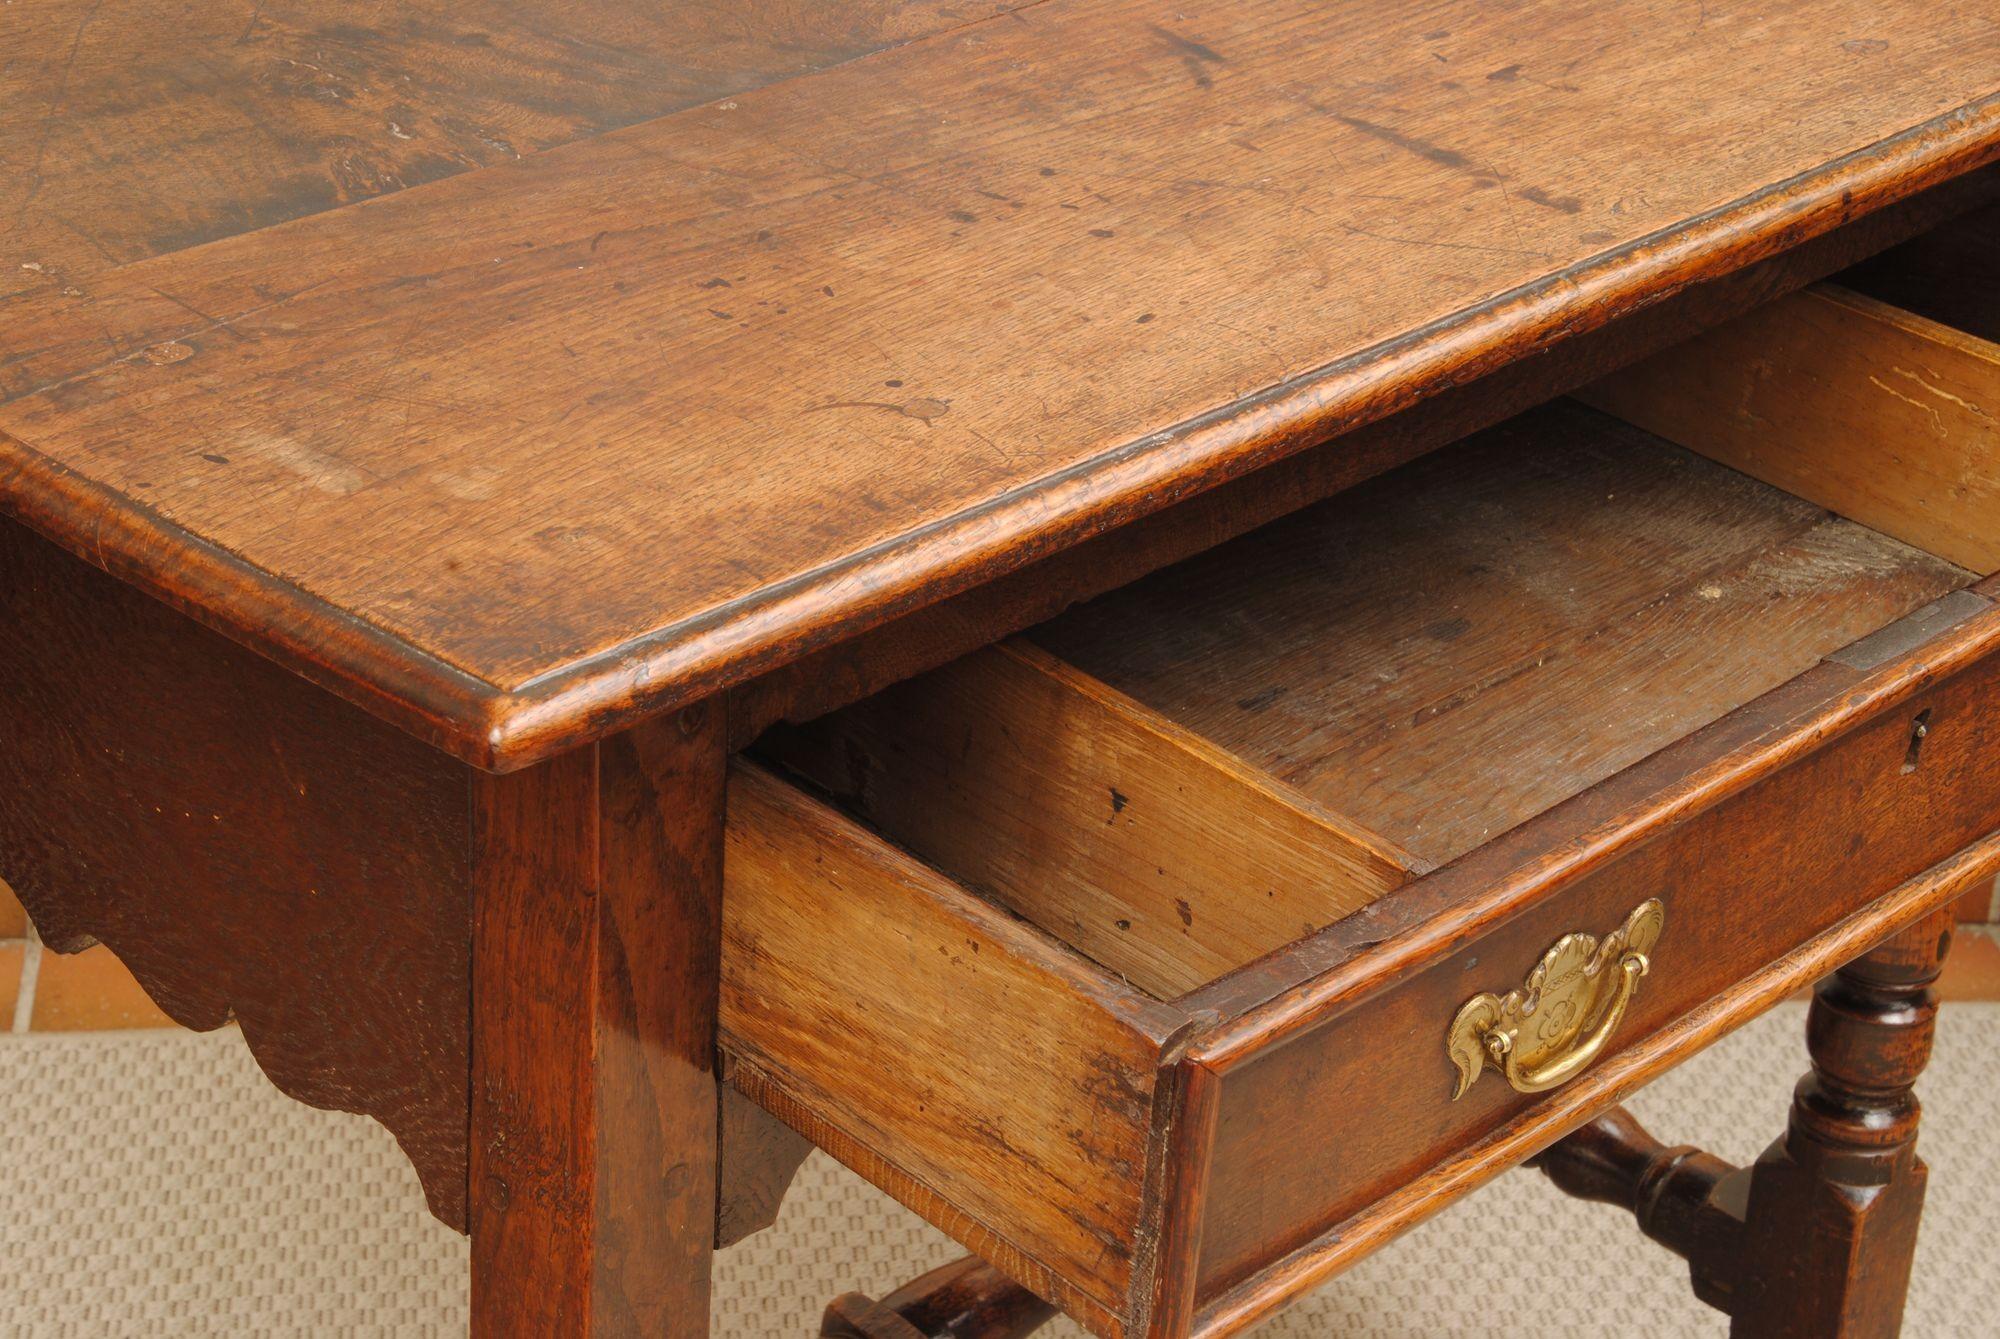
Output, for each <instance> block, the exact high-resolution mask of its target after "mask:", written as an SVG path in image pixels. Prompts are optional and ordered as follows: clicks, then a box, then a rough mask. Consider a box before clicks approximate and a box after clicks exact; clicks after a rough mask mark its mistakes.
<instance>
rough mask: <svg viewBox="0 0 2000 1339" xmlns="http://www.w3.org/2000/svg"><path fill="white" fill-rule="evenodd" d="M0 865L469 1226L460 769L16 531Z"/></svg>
mask: <svg viewBox="0 0 2000 1339" xmlns="http://www.w3.org/2000/svg"><path fill="white" fill-rule="evenodd" d="M0 629H4V636H0V877H4V878H5V879H6V880H7V881H8V883H10V884H11V885H12V886H13V888H14V890H15V892H16V893H18V894H19V896H20V898H21V901H22V902H23V903H25V904H26V906H27V908H28V910H29V911H30V912H31V913H32V915H33V916H34V922H35V926H36V928H37V930H38V931H39V932H40V934H41V937H42V939H43V941H44V943H45V944H46V945H47V946H48V947H49V948H51V949H53V950H55V951H57V952H72V951H76V950H81V949H85V948H88V947H89V946H90V945H91V944H93V943H97V942H102V943H104V944H106V945H108V946H109V947H110V948H111V950H112V951H113V952H115V953H116V954H117V955H118V957H119V958H120V959H121V960H123V962H124V963H125V965H126V966H127V967H129V968H130V969H131V971H132V973H133V975H134V976H136V977H137V978H138V980H139V982H140V983H141V984H142V985H143V986H144V987H145V988H146V990H147V993H148V994H150V995H151V996H152V998H153V999H154V1001H156V1002H157V1003H158V1004H159V1005H160V1007H161V1008H162V1009H164V1010H165V1011H166V1012H167V1013H168V1014H169V1015H170V1016H172V1017H173V1018H174V1020H175V1021H177V1022H179V1023H181V1024H183V1025H184V1026H187V1027H191V1028H197V1029H202V1030H207V1029H210V1028H216V1027H220V1026H222V1025H223V1024H225V1023H228V1022H231V1021H234V1022H236V1023H238V1024H240V1025H241V1027H242V1030H243V1038H244V1040H245V1041H246V1042H247V1043H248V1044H249V1047H250V1051H251V1053H252V1054H253V1055H255V1056H256V1057H257V1061H258V1063H259V1064H260V1065H262V1066H263V1068H264V1071H265V1073H267V1074H269V1075H270V1077H271V1079H272V1081H273V1082H274V1083H276V1084H277V1085H278V1087H280V1088H281V1089H283V1090H284V1091H285V1092H286V1093H288V1094H290V1095H291V1096H293V1097H295V1098H298V1099H299V1100H301V1101H304V1102H308V1103H310V1104H312V1105H314V1106H318V1107H325V1108H328V1109H331V1110H337V1111H354V1112H360V1113H362V1114H365V1115H369V1116H373V1117H374V1118H375V1119H377V1120H379V1121H381V1122H382V1123H383V1124H384V1125H386V1126H387V1127H388V1128H389V1130H390V1132H391V1133H393V1134H394V1135H395V1136H396V1139H397V1142H398V1143H400V1144H401V1145H402V1148H403V1151H404V1152H405V1153H406V1154H407V1155H408V1156H409V1158H410V1160H411V1162H412V1163H413V1164H415V1166H416V1169H417V1175H418V1179H419V1180H420V1181H421V1183H422V1185H423V1188H424V1194H425V1196H426V1198H427V1199H428V1201H429V1203H430V1207H431V1211H432V1212H433V1213H435V1214H436V1215H437V1216H438V1217H439V1218H441V1219H443V1220H444V1221H445V1222H447V1223H450V1224H452V1225H453V1226H455V1227H460V1228H463V1227H464V1225H465V1221H466V1195H465V1160H466V1142H465V1076H466V1067H467V1064H468V1060H467V1036H466V1012H467V991H468V989H469V981H470V962H469V957H468V949H467V941H468V936H469V933H470V929H469V924H468V920H467V912H466V899H465V885H466V855H465V852H466V840H467V834H466V812H467V805H466V794H467V787H468V784H469V782H468V778H467V776H466V771H465V769H464V768H463V767H462V766H461V765H460V764H458V763H455V762H453V761H452V760H451V759H449V758H446V757H445V756H444V755H442V754H439V753H435V752H432V751H431V750H430V749H427V748H425V747H423V746H422V745H420V744H418V743H417V742H416V741H415V740H413V739H410V738H409V737H408V736H406V735H404V734H402V733H401V732H399V731H396V730H393V729H391V728H389V727H388V726H386V725H383V724H382V723H381V722H379V721H376V720H373V719H371V718H370V717H369V716H367V715H365V714H364V713H362V712H361V711H359V710H357V709H355V708H353V707H350V706H348V705H346V704H345V703H342V702H339V701H337V700H335V699H333V698H332V697H331V696H330V695H328V694H326V693H324V692H322V691H320V690H319V689H317V688H314V687H313V686H312V685H310V684H308V683H305V682H304V681H303V680H300V679H298V678H296V677H294V676H293V675H291V674H288V673H286V672H285V671H284V670H282V669H280V668H278V667H277V666H276V665H273V664H271V663H270V662H268V661H266V660H264V659H262V658H260V657H258V656H256V655H253V654H251V653H250V652H249V651H246V650H244V649H243V648H242V647H239V646H237V645H235V644H234V643H232V642H230V641H228V640H226V639H224V638H222V637H220V636H218V635H216V634H215V633H212V632H209V631H208V630H207V629H205V628H201V627H198V626H196V625H195V624H194V623H192V622H190V621H189V620H187V619H185V618H183V617H181V616H180V615H179V614H176V613H174V612H173V611H172V610H170V609H168V608H166V607H165V606H164V605H161V604H159V603H158V602H156V601H154V600H151V599H149V598H147V597H146V596H144V595H142V594H140V593H139V592H138V591H136V590H133V589H132V588H131V587H129V586H126V585H124V584H123V583H121V582H118V581H114V580H113V579H112V578H110V577H108V576H105V575H104V574H103V573H101V572H98V571H96V570H95V569H93V568H91V567H90V566H89V565H88V564H86V563H83V562H81V561H79V560H78V559H76V558H73V557H71V556H70V555H69V554H67V553H64V552H62V551H61V550H60V549H58V548H56V547H55V546H54V545H53V544H50V543H49V542H47V541H46V540H43V539H41V538H38V537H37V536H35V535H33V534H31V533H29V532H28V531H27V530H26V529H25V528H24V527H22V526H20V525H18V524H16V523H14V522H12V521H7V520H4V519H0Z"/></svg>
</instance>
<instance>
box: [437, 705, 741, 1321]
mask: <svg viewBox="0 0 2000 1339" xmlns="http://www.w3.org/2000/svg"><path fill="white" fill-rule="evenodd" d="M725 736H726V726H725V724H724V723H723V720H722V716H721V713H720V711H717V710H714V709H712V708H704V707H700V706H697V707H693V708H688V709H685V710H683V711H682V712H680V713H678V714H677V715H675V716H670V717H665V718H662V719H660V720H658V721H656V722H654V723H652V724H650V725H647V726H644V727H641V728H639V729H637V730H633V731H630V732H627V733H626V734H624V735H620V736H617V737H615V738H613V739H611V740H608V741H606V742H605V743H603V744H601V745H594V746H591V747H589V748H586V749H582V750H579V751H577V752H576V753H574V754H571V755H569V756H566V757H563V758H560V759H557V760H555V761H553V762H551V763H548V764H546V765H544V766H542V767H538V768H534V769H530V770H528V771H525V772H521V773H518V774H516V775H514V776H510V777H482V778H480V779H479V780H478V782H477V783H476V785H475V788H474V793H473V993H472V1005H473V1012H472V1019H473V1067H472V1113H471V1115H472V1156H471V1182H472V1186H473V1188H474V1196H473V1211H472V1271H473V1285H472V1323H473V1329H474V1332H475V1333H477V1334H480V1335H523V1336H525V1335H554V1334H561V1335H593V1336H594V1335H633V1336H637V1335H668V1334H690V1333H706V1330H707V1321H708V1304H709V1259H710V1253H711V1251H712V1249H713V1243H714V1238H715V1230H716V1205H717V1190H716V1186H717V1102H718V1098H717V1093H716V1087H715V1064H716V1048H715V1045H716V1044H715V1025H716V1022H715V1020H716V992H717V981H718V979H719V972H720V953H721V937H722V926H721V920H722V917H721V909H720V896H721V889H722V822H723V779H724V763H725V758H726V754H725V751H724V748H723V745H722V741H723V739H724V737H725Z"/></svg>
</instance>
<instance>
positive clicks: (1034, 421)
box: [0, 0, 2000, 768]
mask: <svg viewBox="0 0 2000 1339" xmlns="http://www.w3.org/2000/svg"><path fill="white" fill-rule="evenodd" d="M1978 9H1979V7H1977V6H1971V5H1965V6H1940V5H1937V4H1935V3H1932V0H1755V3H1739V2H1737V0H1676V2H1675V3H1665V2H1663V0H1661V2H1650V3H1649V2H1641V0H1634V2H1633V3H1623V4H1606V3H1602V0H1573V2H1571V3H1558V2H1554V0H1551V2H1549V3H1539V4H1524V5H1501V4H1489V3H1473V2H1472V0H1451V2H1448V3H1429V4H1410V3H1405V2H1404V0H1395V2H1393V3H1392V2H1391V0H1328V2H1327V3H1308V0H1261V2H1260V3H1257V4H1243V3H1234V4H1231V3H1208V2H1206V0H1193V2H1189V0H1180V2H1179V3H1175V4H1165V3H1157V2H1148V3H1140V2H1139V0H1093V2H1085V0H1039V2H1037V0H1018V2H1017V3H1006V2H1005V0H980V2H979V3H970V2H969V0H967V2H965V3H943V2H941V0H931V2H928V3H910V4H899V3H892V2H891V0H825V2H823V3H803V2H801V3H761V4H748V3H745V4H742V5H735V6H717V5H696V4H691V3H689V4H680V3H671V2H670V0H608V2H607V3H598V4H592V5H580V4H574V3H561V2H560V0H515V2H513V3H503V2H502V0H469V2H468V3H463V4H455V5H453V6H450V7H447V8H439V9H435V10H432V9H427V8H420V7H402V6H383V7H370V6H355V5H351V4H346V3H334V0H289V2H288V3H275V4H274V3H262V4H251V3H230V2H227V0H223V2H219V3H214V4H207V5H197V6H188V5H185V4H183V3H179V0H172V2H170V0H13V3H11V4H9V5H7V6H6V7H5V8H4V9H0V53H4V54H0V168H4V174H0V508H4V509H5V510H6V511H8V512H10V513H12V514H14V515H17V516H19V517H21V518H23V519H25V520H26V521H27V522H28V523H29V524H31V525H33V526H35V527H36V528H38V529H40V530H41V531H43V532H44V533H46V534H48V535H50V536H51V537H53V538H54V539H56V540H57V541H59V542H61V543H62V544H64V545H66V546H67V547H69V548H70V549H72V550H74V551H76V552H77V553H79V554H81V555H83V556H84V557H86V558H88V559H90V560H91V561H93V562H96V563H98V564H100V565H102V566H104V567H106V568H107V569H109V570H111V571H113V572H115V573H117V574H119V575H121V576H123V577H125V578H127V579H128V580H132V581H135V582H137V583H139V584H141V585H143V586H145V587H147V588H148V589H151V590H153V591H154V592H155V593H157V594H159V595H161V596H162V597H164V598H167V599H169V600H171V601H173V602H174V603H176V604H178V605H179V606H180V607H182V608H184V609H186V610H188V611H190V612H192V613H194V614H196V615H197V616H198V617H201V618H202V619H203V620H204V621H207V622H209V623H210V624H212V625H214V626H217V627H220V628H222V629H223V630H225V631H226V632H228V633H229V634H230V635H232V636H234V637H236V638H238V639H239V640H242V641H245V642H247V643H248V644H250V645H252V646H255V647H257V648H258V649H260V650H262V651H264V652H265V653H267V654H270V655H272V656H275V657H277V658H279V659H281V660H283V661H285V662H286V663H288V664H291V665H293V666H294V667H295V668H298V669H300V670H302V671H303V672H306V673H308V674H311V675H313V676H314V677H315V678H317V679H319V680H320V681H321V682H323V683H326V684H328V685H329V686H331V687H333V688H335V689H336V690H338V691H340V692H342V693H344V694H346V695H347V696H350V697H352V698H354V699H355V700H357V701H360V702H362V703H363V705H366V706H368V707H370V708H371V709H372V710H375V711H377V712H378V713H380V714H382V715H384V716H386V717H388V718H390V719H392V720H395V721H397V722H398V723H399V724H401V725H403V726H405V727H406V728H409V729H411V730H414V731H416V732H418V733H420V734H422V735H424V736H425V737H426V738H429V739H431V740H432V741H433V742H436V743H438V744H440V745H442V746H444V747H446V748H449V749H451V750H452V751H454V752H456V753H458V754H459V755H460V756H462V757H464V758H466V759H468V760H470V761H473V762H476V763H479V764H481V765H484V766H490V767H496V768H510V767H515V766H520V765H523V764H525V763H527V762H530V761H533V760H535V759H537V758H540V757H544V756H547V755H548V754H550V753H551V752H553V751H555V750H557V749H560V748H562V747H566V746H568V745H571V744H574V743H576V742H579V741H581V740H585V739H588V738H591V737H592V736H593V735H594V734H595V733H597V732H600V731H602V730H605V729H608V728H611V726H613V725H614V724H616V723H618V722H621V721H624V720H628V719H630V718H631V717H632V715H633V714H634V713H635V712H640V711H645V710H653V709H664V708H666V707H669V706H672V705H674V704H676V703H678V702H682V701H686V700H689V699H691V698H694V697H698V696H701V695H705V694H707V693H710V692H713V691H716V690H717V689H720V688H722V687H726V686H728V685H729V684H732V683H735V682H739V681H741V680H743V679H745V678H747V677H750V676H752V675H755V674H757V673H760V672H763V671H765V670H768V669H771V668H773V667H775V666H777V665H780V664H783V663H784V662H786V661H788V660H790V659H793V658H795V657H797V656H799V655H802V654H804V653H805V652H807V651H810V650H813V649H816V648H818V647H821V646H824V645H827V644H829V643H830V642H832V641H835V640H838V639H840V638H843V637H847V636H851V635H853V634H855V633H857V632H859V631H861V630H863V629H865V628H867V627H870V626H874V625H877V624H879V623H881V622H883V621H885V620H887V619H889V618H892V617H894V616H896V615H897V614H899V613H901V612H904V611H907V610H909V609H911V608H915V607H917V606H920V605H921V604H924V603H927V602H929V601H932V600H935V599H938V598H941V597H943V596H945V595H947V594H950V593H953V592H955V591H957V590H961V589H964V588H966V587H967V586H969V585H972V584H975V583H977V582H979V581H982V580H987V579H990V578H992V577H993V576H996V575H998V574H999V573H1001V572H1003V571H1006V570H1010V569H1012V568H1014V567H1018V566H1019V565H1021V564H1023V563H1026V562H1028V561H1031V560H1032V559H1034V558H1035V557H1037V556H1040V555H1043V554H1046V553H1048V552H1051V551H1053V550H1054V549H1056V548H1059V547H1062V546H1064V545H1067V544H1071V543H1074V542H1076V541H1078V540H1080V539H1082V538H1085V537H1087V536H1089V535H1091V534H1094V533H1098V532H1101V531H1102V530H1104V529H1106V528H1109V527H1111V526H1115V525H1117V524H1120V523H1123V522H1125V521H1127V520H1130V519H1132V518H1134V517H1136V516H1137V515H1140V514H1142V513H1144V512H1146V511H1150V510H1154V509H1157V508H1159V507H1161V506H1164V505H1167V504H1168V503H1170V502H1172V501H1174V500H1175V499H1177V498H1179V497H1184V496H1186V495H1187V494H1188V493H1190V492H1192V491H1195V490H1197V489H1200V488H1204V487H1208V486H1211V485H1213V484H1215V483H1218V482H1220V481H1222V480H1224V479H1227V478H1230V477H1234V476H1236V475H1240V474H1242V473H1244V472H1247V471H1249V470H1251V469H1253V468H1255V467H1256V466H1258V465H1260V464H1262V463H1266V462H1268V461H1269V460H1271V459H1274V458H1276V457H1277V456H1278V455H1281V454H1283V453H1285V452H1288V451H1292V450H1296V449H1299V448H1300V447H1302V446H1305V445H1307V444H1310V443H1312V442H1315V441H1319V440H1323V439H1324V438H1326V437H1328V436H1330V435H1334V434H1337V433H1339V432H1341V431H1344V430H1346V429H1348V428H1351V427H1353V426H1356V425H1358V424H1360V423H1363V422H1367V421H1370V420H1372V419H1375V418H1379V417H1381V416H1383V415H1386V414H1389V413H1393V412H1395V411H1397V410H1398V409H1400V408H1403V407H1405V406H1407V405H1408V404H1410V403H1412V402H1414V401H1415V400H1417V399H1418V398H1420V397H1422V396H1424V395H1426V394H1428V393H1430V392H1432V391H1434V390H1436V389H1438V388H1440V387H1442V386H1444V385H1447V384H1450V383H1452V382H1454V381H1458V380H1463V379H1465V378H1467V377H1471V376H1476V375H1479V374H1480V373H1482V372H1484V371H1487V370H1490V369H1491V368H1492V367H1494V366H1497V365H1499V364H1501V363H1504V362H1505V361H1508V360H1509V359H1511V358H1514V357H1518V356H1519V355H1520V354H1522V353H1524V352H1527V351H1529V350H1532V349H1534V348H1536V347H1540V346H1542V345H1544V344H1547V343H1549V342H1551V341H1553V340H1555V339H1558V338H1561V337H1563V336H1565V335H1567V334H1570V333H1573V332H1576V331H1578V330H1581V329H1585V328H1589V327H1593V326H1595V325H1597V324H1601V323H1602V322H1604V321H1606V320H1609V319H1611V318H1613V317H1614V316H1616V315H1618V314H1620V313H1622V312H1624V311H1628V310H1630V309H1632V308H1633V307H1634V306H1636V305H1638V304H1642V303H1645V302H1648V301H1651V300H1653V299H1656V298H1658V297H1660V296H1662V295H1663V294H1664V293H1666V292H1669V291H1671V290H1672V289H1673V288H1674V287H1675V286H1676V285H1678V284H1681V283H1685V282H1687V281H1689V279H1690V278H1692V277H1696V276H1699V275H1702V274H1713V273H1716V272H1718V271H1719V270H1723V269H1727V268H1732V267H1734V266H1737V265H1741V264H1745V263H1748V262H1750V261H1752V260H1755V259H1758V258H1759V257H1761V256H1762V255H1766V254H1769V253H1771V252H1772V251H1774V250H1776V249H1778V248H1780V247H1783V246H1786V245H1790V244H1793V243H1796V242H1798V241H1800V240H1803V239H1804V238H1806V237H1809V236H1812V235H1814V234H1816V233H1819V232H1823V231H1825V230H1827V229H1829V228H1832V227H1834V226H1837V225H1838V224H1840V223H1841V222H1843V221H1845V220H1846V219H1848V218H1851V217H1853V216H1854V215H1856V214H1858V213H1861V212H1865V211H1867V210H1870V209H1873V208H1876V207H1879V206H1881V205H1883V204H1887V203H1890V202H1892V201H1894V200H1896V199H1899V198H1902V197H1904V196H1906V195H1908V194H1911V193H1913V192H1915V191H1917V190H1919V189H1922V188H1923V187H1925V186H1928V185H1931V184H1935V183H1936V182H1938V181H1941V180H1943V179H1945V178H1947V177H1949V176H1952V175H1955V174H1957V173H1960V172H1964V171H1967V170H1970V169H1972V168H1974V167H1977V166H1981V165H1983V164H1985V163H1987V162H1989V161H1991V160H1993V159H1994V158H1995V157H1996V155H2000V21H1996V19H1995V17H1994V15H1992V14H1991V13H1982V12H1978Z"/></svg>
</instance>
